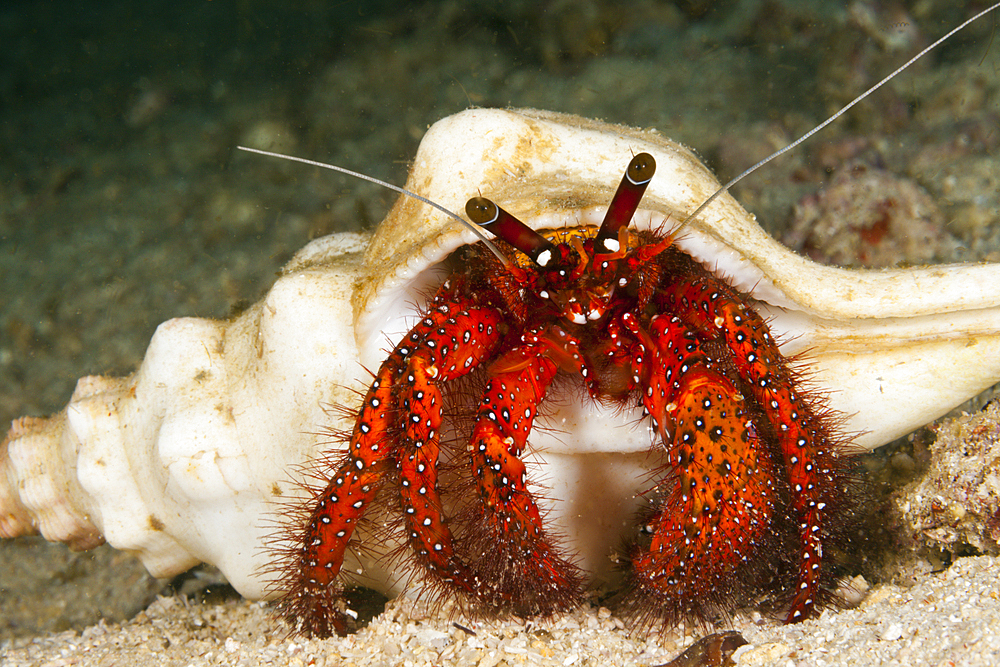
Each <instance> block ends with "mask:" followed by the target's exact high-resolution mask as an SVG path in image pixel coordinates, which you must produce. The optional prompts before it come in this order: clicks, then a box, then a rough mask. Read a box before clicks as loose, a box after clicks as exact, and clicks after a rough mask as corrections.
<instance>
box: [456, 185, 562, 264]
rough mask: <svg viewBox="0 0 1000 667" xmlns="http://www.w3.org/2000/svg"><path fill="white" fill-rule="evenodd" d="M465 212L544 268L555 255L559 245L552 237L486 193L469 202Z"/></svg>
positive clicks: (470, 218) (491, 232)
mask: <svg viewBox="0 0 1000 667" xmlns="http://www.w3.org/2000/svg"><path fill="white" fill-rule="evenodd" d="M465 213H466V215H468V216H469V220H472V221H473V222H474V223H476V224H477V225H479V226H480V227H482V228H484V229H485V230H486V231H488V232H489V233H490V234H493V236H495V237H497V238H498V239H500V240H501V241H506V242H507V243H509V244H510V245H512V246H514V247H515V248H517V249H518V250H520V251H521V252H523V253H524V254H525V255H527V256H528V257H530V258H531V260H532V261H533V262H534V263H535V264H537V265H538V266H540V267H542V268H545V266H547V265H548V264H549V263H550V262H551V261H552V258H553V257H554V256H555V252H554V251H555V246H553V245H552V242H551V241H549V240H548V239H547V238H545V237H544V236H542V235H541V234H539V233H538V232H536V231H535V230H534V229H532V228H531V227H529V226H528V225H526V224H524V223H523V222H521V221H520V220H518V219H517V218H515V217H514V216H512V215H511V214H510V213H508V212H507V211H505V210H503V209H502V208H500V207H499V206H497V205H496V204H494V203H493V202H491V201H490V200H489V199H487V198H486V197H473V198H472V199H470V200H469V202H468V203H467V204H466V205H465Z"/></svg>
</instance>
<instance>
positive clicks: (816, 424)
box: [664, 277, 851, 623]
mask: <svg viewBox="0 0 1000 667" xmlns="http://www.w3.org/2000/svg"><path fill="white" fill-rule="evenodd" d="M664 297H665V300H666V302H667V304H668V306H669V307H670V308H671V309H674V312H678V313H680V314H681V316H682V317H684V318H685V319H686V320H687V321H688V322H690V323H691V324H692V325H693V326H696V327H698V328H699V329H700V330H701V331H703V332H706V333H708V334H709V335H715V336H719V337H721V338H722V340H724V341H725V343H726V344H727V346H728V347H729V349H730V350H731V351H732V354H733V358H734V362H735V364H736V367H737V370H738V372H739V373H740V375H741V376H743V377H745V378H747V379H748V384H749V385H750V387H751V388H752V391H753V393H754V397H755V398H756V400H757V402H758V403H759V404H760V405H761V407H762V408H763V409H764V411H765V413H766V415H767V418H768V420H769V421H770V422H771V425H772V426H773V428H774V431H775V433H776V434H777V437H778V442H779V446H780V448H781V451H782V454H783V457H784V465H785V468H786V470H787V478H788V482H789V488H790V491H791V494H792V495H791V497H792V512H793V516H794V519H795V521H796V523H797V526H798V535H799V559H798V563H797V565H796V571H797V577H796V587H797V588H796V593H795V596H794V598H793V599H792V601H791V606H790V608H789V610H788V614H787V616H786V617H785V622H786V623H795V622H798V621H802V620H805V619H806V618H808V617H809V615H810V613H811V612H812V611H813V610H814V608H815V603H816V600H817V597H818V596H819V594H820V593H821V586H822V585H823V584H824V583H825V582H824V581H823V576H824V574H825V573H824V568H823V564H824V561H823V541H824V539H825V538H827V537H828V536H829V534H830V526H829V525H828V523H829V521H828V519H827V517H826V513H825V512H824V510H825V509H826V508H827V507H828V505H831V504H833V503H835V502H836V499H837V498H839V497H840V495H842V493H843V492H842V491H841V490H840V489H841V488H842V487H843V486H844V485H845V484H846V483H847V480H848V479H849V477H850V475H851V473H850V464H849V463H848V462H847V461H846V460H843V459H841V460H839V461H838V452H837V451H836V450H835V447H836V446H837V444H838V443H837V441H836V439H835V438H834V437H833V436H832V435H831V429H830V427H829V425H828V424H827V423H826V421H825V419H824V418H823V416H822V415H820V414H817V412H816V411H815V410H814V409H813V408H812V407H811V406H810V405H809V404H808V403H806V402H805V401H804V400H803V398H802V396H801V395H800V394H799V393H798V392H797V391H796V388H795V379H796V378H795V377H794V373H793V372H792V371H791V370H790V369H789V368H788V364H787V361H786V360H785V357H784V356H783V355H782V354H781V352H780V351H779V350H778V346H777V344H776V343H775V341H774V339H773V338H772V336H771V332H770V329H769V328H768V326H767V323H766V322H764V320H763V319H762V318H761V317H760V315H758V314H757V313H756V312H754V311H752V310H750V309H748V308H747V307H746V306H745V305H744V304H743V301H742V300H741V299H740V298H739V297H738V296H737V294H736V293H735V291H734V290H733V289H732V288H731V287H729V286H728V285H725V284H723V283H721V282H720V281H718V280H716V279H714V278H712V277H702V278H698V279H695V280H693V281H691V282H689V283H687V284H680V285H678V286H677V287H676V288H674V289H673V290H671V291H669V292H667V293H666V294H665V295H664ZM831 501H833V502H831ZM827 574H828V573H827Z"/></svg>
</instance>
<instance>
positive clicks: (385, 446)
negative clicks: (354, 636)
mask: <svg viewBox="0 0 1000 667" xmlns="http://www.w3.org/2000/svg"><path fill="white" fill-rule="evenodd" d="M501 319H502V318H501V315H500V313H498V312H497V311H496V310H495V309H493V308H490V307H480V306H477V305H475V304H473V303H470V302H466V301H464V300H462V299H461V298H459V297H457V296H456V295H455V293H454V292H452V291H449V290H448V289H447V288H443V290H442V293H439V294H438V296H437V297H435V300H434V301H433V303H432V305H431V307H430V308H429V310H428V312H427V314H426V315H425V316H424V317H423V318H422V320H421V321H420V322H419V323H418V324H417V325H416V326H415V327H414V328H413V329H412V330H411V331H410V332H409V333H408V334H407V335H406V337H405V338H404V339H403V341H402V342H400V343H399V344H398V345H397V346H396V348H395V349H394V350H393V351H392V353H391V354H390V355H389V357H388V359H386V361H385V362H383V364H382V366H381V367H380V368H379V371H378V373H377V374H376V376H375V380H374V382H373V383H372V385H371V387H370V388H369V390H368V392H367V393H366V395H365V399H364V404H363V406H362V409H361V412H360V413H359V415H358V418H357V421H356V423H355V426H354V431H353V433H352V435H351V439H350V443H349V445H348V449H347V452H346V453H344V454H343V455H342V456H341V457H340V460H339V462H338V463H337V465H336V468H335V471H334V473H333V475H332V476H331V477H330V478H329V482H328V483H327V485H326V488H324V489H323V490H322V491H321V492H319V493H317V494H316V497H315V499H314V500H313V502H314V509H313V510H312V512H311V514H310V516H309V519H308V521H307V523H306V526H305V529H304V531H303V533H302V536H301V538H300V540H301V542H300V544H302V546H301V550H300V551H299V552H298V553H297V554H295V555H294V556H293V558H292V559H291V561H292V562H291V563H289V564H288V566H287V568H286V570H287V571H286V572H285V576H284V577H283V579H282V580H281V581H280V582H279V583H280V585H281V586H282V587H283V588H284V589H285V591H286V592H285V595H284V597H283V598H282V600H281V601H280V602H279V610H280V612H281V613H282V615H284V616H285V617H286V618H287V619H288V620H289V621H290V622H291V623H292V624H293V625H295V626H296V627H297V628H298V629H300V630H302V631H303V632H306V633H309V634H312V635H315V636H329V635H331V634H332V633H333V632H336V633H338V634H344V633H345V632H346V630H347V618H346V616H345V614H344V612H343V611H342V610H341V609H340V606H341V605H342V593H343V587H342V585H341V583H340V580H339V574H340V571H341V568H342V566H343V562H344V556H345V553H346V550H347V548H348V544H349V543H350V540H351V537H352V535H353V534H354V531H355V528H356V527H357V525H358V522H359V521H360V520H361V518H362V517H363V515H364V512H365V510H366V509H367V508H368V506H369V505H371V503H372V502H373V501H374V499H375V496H376V495H377V493H378V491H379V489H380V487H381V486H382V484H383V482H384V479H385V476H386V474H387V473H388V472H389V471H391V470H392V468H393V467H395V468H397V469H398V474H399V480H400V498H401V501H402V505H403V508H404V521H405V527H406V531H407V538H408V541H409V542H410V545H411V546H412V548H413V550H414V551H415V553H416V554H417V562H418V563H419V564H420V565H421V566H423V567H424V569H425V570H426V571H427V572H428V573H429V574H430V575H431V576H432V577H434V578H437V579H438V580H439V581H447V582H448V583H453V584H455V585H457V586H458V587H459V588H464V589H466V590H467V591H471V589H472V587H473V586H474V582H473V581H472V579H471V578H470V577H469V576H468V575H467V571H466V570H465V569H464V566H463V565H462V563H461V562H460V561H459V560H458V559H457V558H456V557H455V555H454V551H453V549H452V543H451V542H452V540H451V532H450V531H449V529H448V527H447V525H446V523H445V519H444V514H443V511H442V507H441V499H440V495H439V492H438V488H437V457H438V451H439V438H440V436H439V433H440V430H441V420H442V417H441V407H442V396H441V390H440V387H439V385H440V384H441V383H445V382H448V381H450V380H453V379H456V378H458V377H461V376H463V375H465V374H467V373H469V372H470V371H471V370H473V369H474V368H476V367H478V366H479V364H480V363H481V362H482V361H483V360H484V359H486V358H489V357H490V355H492V354H493V350H494V349H495V348H496V347H497V346H498V345H499V343H500V340H501V338H502V337H501V335H500V332H499V330H498V325H499V324H500V321H501Z"/></svg>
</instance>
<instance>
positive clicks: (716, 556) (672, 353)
mask: <svg viewBox="0 0 1000 667" xmlns="http://www.w3.org/2000/svg"><path fill="white" fill-rule="evenodd" d="M621 319H622V325H623V327H624V328H625V329H626V330H627V331H628V332H629V334H631V336H632V338H633V340H634V341H635V344H636V349H635V354H634V355H633V372H634V373H635V376H634V381H635V383H636V384H637V386H639V387H643V388H644V389H643V391H642V392H641V396H642V398H641V400H642V403H643V406H644V407H645V408H646V411H647V412H648V413H649V414H650V415H651V417H652V418H653V421H654V424H656V425H657V427H658V428H659V432H660V436H661V438H662V439H663V444H664V447H665V448H666V452H667V455H666V457H665V459H666V465H665V466H664V467H665V472H666V474H665V476H664V478H663V479H662V480H661V481H660V483H659V485H658V486H657V488H656V489H655V490H654V492H653V498H651V502H650V506H649V508H648V509H647V511H646V512H645V515H644V516H643V522H642V531H643V533H644V534H646V535H648V536H649V539H650V541H649V544H648V545H645V546H643V545H638V544H637V545H636V547H635V548H634V549H633V552H632V554H631V556H632V571H633V574H634V577H635V581H636V586H637V588H638V589H639V591H638V592H639V593H640V594H639V595H637V596H636V597H635V598H634V599H635V601H636V604H639V605H642V604H648V602H645V603H644V602H642V601H643V600H648V599H652V600H655V601H656V608H655V613H656V615H660V616H662V615H664V614H665V615H666V616H668V617H670V616H677V615H681V614H683V613H687V612H699V613H705V612H710V611H712V610H713V607H715V606H718V607H724V606H725V603H726V602H727V600H724V599H723V598H724V596H727V595H732V594H733V593H739V592H740V590H741V589H742V588H743V587H744V586H743V583H742V582H743V580H744V579H745V578H746V577H747V575H748V574H749V572H748V568H749V569H752V565H750V564H751V563H753V562H754V561H755V560H758V561H759V560H761V559H759V558H756V557H757V556H758V555H759V553H760V551H761V550H762V549H764V548H766V546H767V542H768V539H767V537H766V535H767V534H768V529H769V528H770V526H771V523H772V521H773V519H774V516H775V507H774V503H775V498H776V496H777V494H776V492H775V488H774V487H775V484H776V483H777V482H776V479H775V470H774V463H773V461H772V460H771V453H770V450H769V449H768V448H767V447H766V446H762V444H761V443H760V442H759V441H758V440H757V438H756V436H755V435H754V433H753V432H752V431H751V429H750V427H749V426H748V422H749V419H748V414H747V406H746V402H745V401H744V399H743V398H742V397H741V396H740V394H739V392H738V391H737V390H736V387H735V386H734V385H733V384H732V382H731V381H730V380H729V379H727V378H726V377H725V376H723V375H722V374H721V373H720V372H718V371H717V370H715V369H714V366H713V361H712V359H711V358H710V357H709V356H708V355H707V354H706V353H705V352H704V351H703V350H702V349H701V344H700V341H699V340H698V338H697V336H696V335H695V334H694V332H692V331H690V330H689V329H688V328H687V326H686V325H685V324H684V323H683V322H682V321H681V320H680V319H679V318H677V317H671V316H668V315H658V316H655V317H653V318H652V319H651V320H650V321H649V323H648V324H647V325H646V327H643V326H641V324H640V322H639V321H638V319H637V318H635V317H634V316H632V315H631V314H629V313H625V314H624V315H623V316H622V318H621Z"/></svg>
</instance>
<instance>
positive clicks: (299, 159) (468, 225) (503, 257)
mask: <svg viewBox="0 0 1000 667" xmlns="http://www.w3.org/2000/svg"><path fill="white" fill-rule="evenodd" d="M236 148H238V149H239V150H241V151H247V152H248V153H258V154H260V155H267V156H268V157H276V158H281V159H282V160H291V161H292V162H301V163H302V164H308V165H312V166H313V167H321V168H323V169H331V170H333V171H339V172H340V173H342V174H347V175H348V176H353V177H354V178H360V179H361V180H363V181H368V182H369V183H374V184H375V185H381V186H382V187H383V188H389V189H390V190H395V191H396V192H398V193H400V194H402V195H406V196H407V197H412V198H413V199H416V200H418V201H422V202H423V203H425V204H427V205H429V206H433V207H434V208H436V209H437V210H439V211H441V212H442V213H444V214H445V215H447V216H448V217H449V218H451V219H453V220H457V221H458V222H460V223H462V225H464V226H465V227H466V228H468V229H470V230H471V231H472V233H473V234H475V235H476V236H477V237H478V238H479V240H480V241H482V242H483V243H485V244H486V247H487V248H489V249H490V250H492V251H493V254H494V255H496V256H497V257H498V258H499V259H500V261H501V262H503V263H504V264H510V260H509V259H508V258H507V256H506V255H504V254H503V253H502V252H500V250H499V249H498V248H497V247H496V246H495V245H493V243H492V242H491V241H490V239H489V237H487V236H486V234H485V233H483V231H482V230H481V229H479V227H477V226H476V225H475V224H473V223H471V222H469V221H468V220H466V219H464V218H461V217H459V216H458V215H456V214H455V213H452V212H451V211H449V210H448V209H446V208H445V207H444V206H441V204H438V203H437V202H434V201H431V200H430V199H428V198H427V197H423V196H421V195H418V194H417V193H416V192H410V191H409V190H407V189H406V188H401V187H399V186H398V185H393V184H392V183H387V182H386V181H383V180H380V179H378V178H375V177H374V176H369V175H368V174H362V173H361V172H359V171H351V170H350V169H345V168H344V167H338V166H337V165H335V164H326V163H325V162H317V161H316V160H308V159H306V158H304V157H295V156H294V155H285V154H283V153H272V152H271V151H262V150H260V149H259V148H247V147H246V146H237V147H236Z"/></svg>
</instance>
